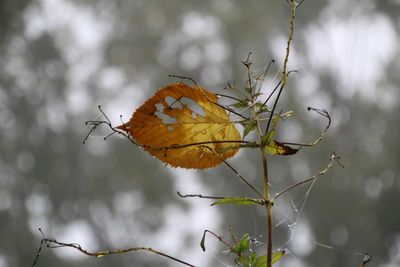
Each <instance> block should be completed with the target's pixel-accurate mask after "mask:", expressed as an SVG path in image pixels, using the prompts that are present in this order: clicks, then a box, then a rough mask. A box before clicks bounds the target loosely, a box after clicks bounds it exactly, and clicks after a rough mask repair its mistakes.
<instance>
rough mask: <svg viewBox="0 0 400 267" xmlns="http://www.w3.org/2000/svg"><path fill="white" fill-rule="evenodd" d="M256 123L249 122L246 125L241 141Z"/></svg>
mask: <svg viewBox="0 0 400 267" xmlns="http://www.w3.org/2000/svg"><path fill="white" fill-rule="evenodd" d="M256 125H257V124H256V122H255V121H249V122H248V123H246V127H245V128H244V130H243V139H244V138H245V137H246V136H247V135H248V134H249V133H250V132H251V131H253V130H254V129H255V128H256Z"/></svg>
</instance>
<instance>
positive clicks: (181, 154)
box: [117, 83, 241, 169]
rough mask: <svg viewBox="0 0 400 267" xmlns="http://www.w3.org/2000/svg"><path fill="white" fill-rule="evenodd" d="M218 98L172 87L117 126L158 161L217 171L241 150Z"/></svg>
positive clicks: (148, 101)
mask: <svg viewBox="0 0 400 267" xmlns="http://www.w3.org/2000/svg"><path fill="white" fill-rule="evenodd" d="M216 103H217V96H216V95H215V94H213V93H210V92H208V91H206V90H205V89H203V88H199V87H195V88H194V87H190V86H188V85H186V84H182V83H178V84H170V85H167V86H166V87H164V88H162V89H160V90H159V91H158V92H157V93H156V94H155V95H154V96H153V97H151V98H150V99H148V100H147V101H146V102H145V103H144V104H143V105H142V106H140V107H139V108H138V109H137V110H136V111H135V112H134V113H133V115H132V118H131V119H130V120H129V122H128V123H126V124H123V125H120V126H118V127H117V128H118V129H121V130H124V131H126V132H127V133H128V134H129V135H130V136H131V137H132V138H133V139H134V140H135V141H136V143H137V144H139V145H140V146H142V147H143V148H144V149H145V150H146V151H147V152H149V153H150V154H151V155H153V156H154V157H156V158H157V159H159V160H161V161H162V162H165V163H167V164H169V165H171V166H173V167H181V168H193V169H204V168H211V167H215V166H217V165H218V164H220V163H222V161H223V160H224V159H226V158H228V157H232V156H233V155H235V153H236V152H237V150H238V148H239V143H240V140H241V139H240V134H239V132H238V131H237V130H236V128H235V126H234V125H233V124H232V122H231V121H230V120H229V116H228V114H227V112H226V110H225V109H223V108H221V107H219V106H218V105H216Z"/></svg>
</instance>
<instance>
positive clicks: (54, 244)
mask: <svg viewBox="0 0 400 267" xmlns="http://www.w3.org/2000/svg"><path fill="white" fill-rule="evenodd" d="M39 231H40V233H41V234H42V236H43V238H42V240H41V241H40V247H39V249H38V252H37V254H36V257H35V260H34V262H33V264H32V267H34V266H35V265H36V264H37V263H38V262H39V258H40V253H41V251H42V247H43V245H46V247H48V248H62V247H70V248H73V249H76V250H78V251H79V252H81V253H83V254H85V255H87V256H91V257H97V258H100V257H104V256H109V255H114V254H123V253H128V252H136V251H141V250H144V251H148V252H151V253H154V254H157V255H159V256H162V257H165V258H168V259H170V260H173V261H176V262H179V263H181V264H183V265H186V266H190V267H196V266H195V265H192V264H190V263H188V262H185V261H183V260H180V259H178V258H175V257H173V256H171V255H168V254H166V253H164V252H161V251H158V250H155V249H153V248H151V247H132V248H126V249H113V250H105V251H98V252H90V251H88V250H86V249H84V248H82V247H81V245H79V244H77V243H64V242H59V241H57V240H55V239H53V238H45V237H44V235H43V232H42V230H41V229H40V228H39Z"/></svg>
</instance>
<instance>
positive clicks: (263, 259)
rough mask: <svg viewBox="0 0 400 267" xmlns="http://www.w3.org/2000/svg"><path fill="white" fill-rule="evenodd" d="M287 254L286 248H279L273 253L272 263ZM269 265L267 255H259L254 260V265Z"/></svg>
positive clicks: (262, 266) (258, 266)
mask: <svg viewBox="0 0 400 267" xmlns="http://www.w3.org/2000/svg"><path fill="white" fill-rule="evenodd" d="M284 254H285V251H284V250H278V251H275V252H273V253H272V264H275V263H276V262H278V261H279V260H280V259H281V258H282V256H283V255H284ZM265 266H267V255H262V256H260V257H257V259H256V261H254V262H253V265H252V267H265Z"/></svg>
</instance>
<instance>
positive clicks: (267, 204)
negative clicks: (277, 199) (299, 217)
mask: <svg viewBox="0 0 400 267" xmlns="http://www.w3.org/2000/svg"><path fill="white" fill-rule="evenodd" d="M261 159H262V162H263V172H264V198H265V199H267V201H266V202H265V204H264V206H265V211H266V214H267V233H268V237H267V267H271V266H272V202H271V201H270V197H269V177H268V161H267V156H266V154H265V152H264V150H263V149H262V148H261Z"/></svg>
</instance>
